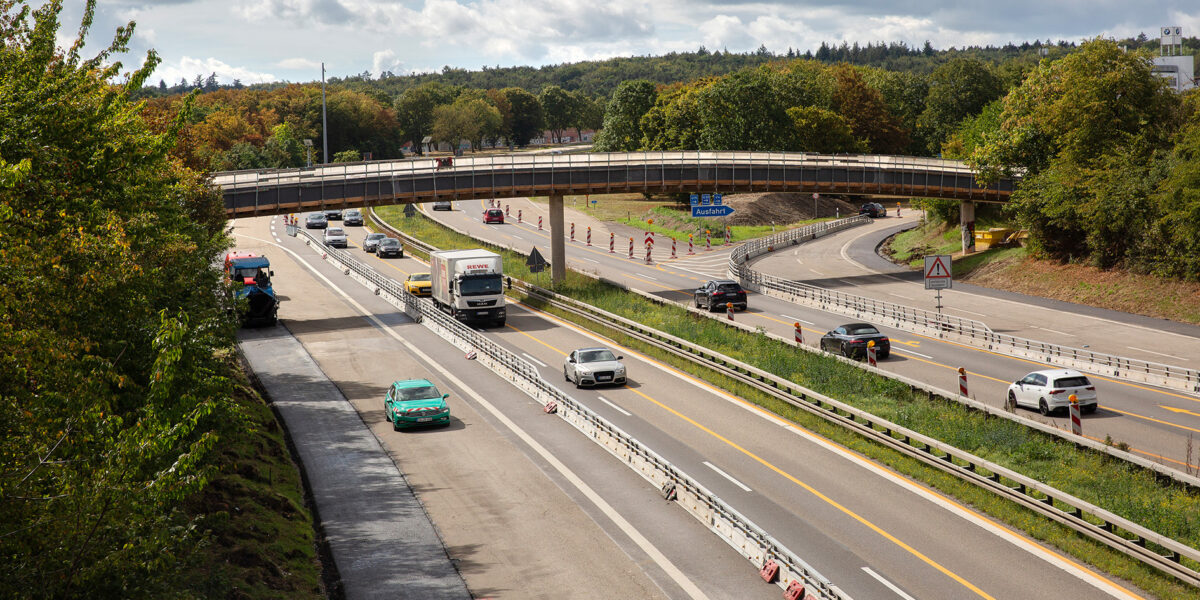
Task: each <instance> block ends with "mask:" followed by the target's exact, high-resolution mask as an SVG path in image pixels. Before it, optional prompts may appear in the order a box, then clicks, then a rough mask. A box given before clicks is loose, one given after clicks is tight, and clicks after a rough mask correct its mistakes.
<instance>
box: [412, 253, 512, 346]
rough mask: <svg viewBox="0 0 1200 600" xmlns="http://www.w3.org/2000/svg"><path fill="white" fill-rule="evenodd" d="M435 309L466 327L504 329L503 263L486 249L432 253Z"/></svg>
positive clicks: (431, 277) (432, 291)
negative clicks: (489, 325)
mask: <svg viewBox="0 0 1200 600" xmlns="http://www.w3.org/2000/svg"><path fill="white" fill-rule="evenodd" d="M429 267H430V276H429V280H430V296H432V298H433V303H434V305H435V306H437V307H438V308H440V309H441V310H442V311H443V312H445V313H446V314H448V315H450V316H452V317H454V318H456V319H458V320H459V321H463V322H465V323H479V322H489V323H492V324H494V325H496V326H497V327H503V326H504V317H505V308H504V283H503V281H502V279H503V278H504V261H503V259H502V258H500V255H499V254H496V253H495V252H489V251H487V250H483V249H476V250H442V251H437V252H430V253H429Z"/></svg>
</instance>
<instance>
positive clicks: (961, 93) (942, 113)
mask: <svg viewBox="0 0 1200 600" xmlns="http://www.w3.org/2000/svg"><path fill="white" fill-rule="evenodd" d="M1003 92H1004V84H1003V83H1002V82H1001V81H1000V78H999V77H997V76H996V74H995V73H993V72H992V68H991V67H989V66H988V65H987V64H986V63H984V62H983V61H981V60H978V59H975V58H953V59H950V61H949V62H947V63H945V64H943V65H941V66H939V67H938V68H936V69H934V70H933V73H932V74H931V75H930V76H929V92H928V94H927V95H926V96H925V110H924V112H922V113H921V116H920V118H919V120H918V125H919V127H920V129H921V131H922V133H923V134H924V136H925V139H926V143H927V148H928V150H929V152H931V153H933V154H937V153H938V152H940V151H941V147H942V143H943V142H945V141H946V139H947V138H949V137H950V134H951V133H952V132H954V131H955V130H956V129H958V126H959V124H960V123H962V121H963V119H966V118H968V117H972V116H975V115H978V114H979V113H980V112H982V111H983V107H985V106H987V105H988V103H990V102H992V101H993V100H996V99H997V98H999V97H1000V95H1001V94H1002V93H1003Z"/></svg>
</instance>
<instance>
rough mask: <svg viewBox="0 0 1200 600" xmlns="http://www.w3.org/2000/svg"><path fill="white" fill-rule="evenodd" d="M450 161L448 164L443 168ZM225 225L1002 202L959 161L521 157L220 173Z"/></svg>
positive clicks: (733, 155)
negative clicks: (369, 216)
mask: <svg viewBox="0 0 1200 600" xmlns="http://www.w3.org/2000/svg"><path fill="white" fill-rule="evenodd" d="M447 163H449V164H447ZM212 185H214V186H218V187H219V188H220V189H221V192H222V195H223V196H224V200H225V213H226V215H227V216H228V217H229V218H237V217H248V216H255V215H276V214H287V213H298V212H305V211H311V210H320V209H323V208H352V207H359V206H374V205H380V204H395V203H409V202H432V201H435V200H465V199H473V198H512V197H524V196H550V197H552V198H554V197H558V198H561V197H562V196H564V195H572V194H612V193H627V192H646V193H676V192H721V193H725V194H733V193H739V192H812V193H827V194H852V195H882V196H893V197H919V198H944V199H951V200H960V201H963V202H966V203H970V202H1006V201H1007V200H1008V198H1009V196H1010V195H1011V193H1012V191H1013V187H1014V181H1013V180H1012V179H1002V180H1000V181H997V182H996V183H994V184H992V185H990V186H986V187H980V186H979V185H978V183H977V182H976V179H975V173H974V171H972V170H971V168H970V167H968V166H967V165H965V164H964V163H962V162H959V161H952V160H942V159H936V158H915V157H910V156H878V155H845V154H838V155H829V154H810V153H798V152H619V153H590V152H589V153H578V154H533V153H517V154H503V155H487V156H469V157H455V158H454V159H453V161H452V162H450V161H447V160H446V159H445V158H442V159H437V158H413V159H406V160H394V161H375V162H361V163H337V164H328V165H322V166H319V167H311V168H301V169H269V170H257V171H225V172H220V173H215V174H214V176H213V180H212Z"/></svg>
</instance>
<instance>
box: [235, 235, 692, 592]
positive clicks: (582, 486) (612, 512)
mask: <svg viewBox="0 0 1200 600" xmlns="http://www.w3.org/2000/svg"><path fill="white" fill-rule="evenodd" d="M237 235H241V236H242V237H246V238H249V239H252V240H258V241H260V242H266V243H268V244H269V243H270V242H267V241H266V240H259V239H258V238H254V237H251V236H248V235H243V234H237ZM277 245H278V244H277ZM279 248H280V249H281V250H283V251H285V252H287V253H289V254H291V255H292V256H294V257H295V258H296V260H297V261H298V262H299V263H300V264H302V265H304V266H305V268H307V269H308V270H309V271H311V272H312V274H313V275H316V276H317V277H318V278H320V279H321V281H324V282H325V284H326V285H328V286H329V287H330V289H332V290H333V291H335V292H337V293H338V295H340V296H341V297H342V298H344V299H345V300H346V302H348V303H350V304H351V305H352V306H354V308H355V309H357V310H358V311H359V312H360V313H362V315H363V316H364V317H366V318H367V319H370V320H371V322H372V323H374V324H375V326H376V327H378V328H379V329H380V331H383V332H386V333H387V334H388V335H389V336H391V337H392V338H393V339H395V340H396V341H398V342H400V343H401V344H403V345H404V346H405V347H406V348H408V351H409V352H412V353H413V354H414V355H416V356H417V357H418V358H420V359H421V360H422V361H424V362H425V364H426V365H427V366H428V367H429V368H431V369H433V370H435V371H437V372H438V373H439V374H441V375H442V377H445V378H446V379H448V380H450V381H451V382H453V383H454V385H456V386H458V387H459V389H461V390H463V391H464V392H466V393H467V394H469V395H470V396H471V398H473V399H474V400H475V401H476V402H478V403H479V405H480V406H482V407H484V408H485V409H487V411H488V412H490V413H492V416H493V417H495V418H496V420H497V421H499V422H501V423H503V424H504V426H505V427H508V429H509V431H512V432H513V434H514V435H516V436H517V437H519V438H521V441H523V442H525V443H526V444H527V445H528V446H529V447H530V448H532V449H533V451H534V452H537V453H538V455H539V456H541V457H542V459H543V460H545V461H546V462H547V463H548V464H549V465H550V466H552V467H554V470H556V471H558V472H559V474H560V475H562V476H563V477H564V478H565V479H566V480H567V481H569V482H571V485H573V486H575V489H577V490H579V492H580V493H582V494H583V495H584V497H586V498H587V499H588V500H591V502H592V504H595V505H596V508H598V509H600V512H602V513H604V515H605V516H606V517H608V518H609V519H610V520H611V521H612V522H613V524H614V525H616V526H617V527H618V528H619V529H620V530H621V531H622V532H624V533H625V535H627V536H629V538H630V539H631V540H633V543H635V544H637V546H638V547H639V548H641V549H642V551H643V552H645V553H646V554H647V555H648V556H649V557H650V559H651V560H653V561H654V562H655V563H656V564H658V566H659V567H660V568H661V569H662V570H663V571H664V572H665V573H666V574H667V576H668V577H670V578H671V579H672V580H673V581H674V582H675V583H676V584H678V585H679V587H681V588H683V591H684V592H685V593H687V595H688V596H689V597H691V598H696V599H697V600H700V599H703V600H708V596H707V595H705V593H704V592H703V591H701V590H700V588H699V587H697V586H696V584H695V583H693V582H692V580H691V579H688V578H687V576H686V575H684V574H683V571H680V570H679V567H676V566H675V564H674V563H672V562H671V559H669V558H667V557H666V555H664V554H663V553H662V551H660V550H659V549H658V548H657V547H655V545H654V544H653V543H651V542H650V540H648V539H646V537H645V536H644V535H642V533H641V532H640V531H638V530H637V529H636V528H635V527H634V526H633V524H632V523H630V522H629V521H627V520H626V519H625V517H622V516H621V513H619V512H617V510H616V509H615V508H613V507H612V505H611V504H609V503H608V502H606V501H605V500H604V498H601V497H600V494H598V493H596V491H595V490H593V489H592V487H591V486H589V485H588V484H587V483H586V482H585V481H584V480H583V479H581V478H580V477H579V476H578V475H576V474H575V472H574V471H572V470H571V469H570V468H569V467H567V465H565V464H563V463H562V461H560V460H558V458H557V457H556V456H554V454H553V453H551V452H550V451H549V450H547V449H546V448H545V447H544V446H542V445H541V444H539V443H538V441H537V440H535V439H533V436H531V435H529V434H528V433H526V432H525V430H524V429H521V427H520V426H518V425H517V424H516V423H514V422H513V421H512V419H509V418H508V416H507V415H505V414H504V413H502V412H500V410H499V409H497V408H496V407H495V406H493V405H492V404H491V403H490V402H488V401H487V400H485V399H484V398H483V396H480V395H479V394H478V393H476V392H475V390H474V389H472V388H471V387H470V386H468V385H467V384H466V383H464V382H463V381H462V380H461V379H459V378H458V377H455V376H454V374H453V373H451V372H450V371H447V370H446V369H445V368H444V367H442V365H441V364H439V363H438V361H435V360H434V359H433V357H431V356H429V355H428V354H425V353H424V352H422V351H421V349H420V348H417V347H416V346H414V345H412V344H411V343H409V341H408V340H406V339H404V338H403V337H401V336H400V334H398V333H396V332H395V331H393V330H392V328H391V327H388V326H387V325H385V324H384V323H383V322H382V321H380V320H379V317H376V316H375V314H374V313H372V312H370V311H368V310H367V309H366V307H364V306H363V305H361V304H359V303H358V301H357V300H355V299H354V298H351V297H350V295H349V294H347V293H346V292H345V291H343V290H342V288H340V287H338V286H336V285H334V283H333V282H332V281H330V280H329V278H328V277H325V276H324V275H322V274H321V273H320V272H318V271H317V269H316V268H315V267H313V266H312V265H310V264H309V263H308V261H306V260H304V259H303V258H300V255H299V254H297V253H296V252H295V251H293V250H292V249H291V248H284V247H283V246H279Z"/></svg>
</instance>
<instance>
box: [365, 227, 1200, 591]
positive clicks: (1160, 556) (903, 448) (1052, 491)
mask: <svg viewBox="0 0 1200 600" xmlns="http://www.w3.org/2000/svg"><path fill="white" fill-rule="evenodd" d="M855 218H856V217H850V218H848V219H845V220H843V221H845V222H843V223H838V222H832V223H823V224H814V225H823V226H824V227H823V228H814V229H812V230H809V231H808V232H806V233H795V234H794V235H795V237H796V238H797V239H802V238H804V236H805V235H815V234H818V233H821V234H824V233H829V232H830V231H834V230H837V229H844V228H846V227H849V226H852V224H851V223H848V222H851V221H853V219H855ZM378 222H380V223H382V221H378ZM382 225H383V226H384V227H386V228H387V229H388V230H389V231H391V232H392V233H394V234H397V235H400V236H403V237H404V238H407V239H408V240H412V241H416V240H415V239H414V238H410V237H408V236H407V235H405V234H404V233H403V232H400V231H398V230H396V229H394V228H392V227H391V226H389V225H387V224H386V223H382ZM406 243H407V242H406ZM418 243H420V242H418ZM426 247H428V246H426ZM514 284H516V285H519V286H520V289H522V290H523V291H526V292H530V293H531V294H533V295H537V296H540V297H543V298H545V299H547V300H549V301H550V302H551V303H553V304H555V305H556V306H558V307H560V308H562V309H564V310H568V311H570V312H574V313H576V314H579V315H580V316H584V317H586V318H588V319H591V320H593V321H595V322H597V323H599V324H602V325H605V326H608V327H612V328H615V329H618V330H620V331H622V332H623V333H625V334H628V335H631V336H633V337H635V338H638V339H641V340H643V341H645V342H647V343H651V344H653V345H655V346H656V347H659V348H661V349H663V350H665V351H667V352H671V353H672V354H675V355H676V356H679V357H681V358H685V359H687V360H690V361H692V362H695V363H697V364H702V365H704V366H707V367H709V368H712V369H714V370H716V371H719V372H722V373H724V374H725V375H727V376H730V377H732V378H734V379H737V380H739V381H743V382H745V383H747V384H749V385H751V386H753V387H755V388H756V389H759V390H761V391H763V392H766V393H768V394H771V395H773V396H775V397H777V398H780V399H781V400H783V401H785V402H788V403H789V404H792V405H793V406H796V407H798V408H801V409H803V410H806V411H807V412H810V413H812V414H814V415H817V416H819V417H821V418H823V419H826V420H828V421H830V422H832V423H835V424H838V425H841V426H843V427H846V428H848V429H851V430H854V431H856V432H858V433H859V434H861V435H863V436H865V437H868V438H870V439H873V440H875V441H877V442H880V443H883V444H885V445H887V446H890V447H892V448H894V449H896V450H898V451H900V452H903V453H905V454H907V455H909V456H912V457H914V458H916V459H918V460H920V461H922V462H924V463H925V464H927V465H930V466H934V467H936V468H938V469H940V470H943V471H946V472H948V473H950V474H952V475H955V476H957V477H959V478H961V479H963V480H965V481H968V482H970V483H973V484H975V485H977V486H979V487H982V488H984V489H988V490H990V491H992V492H993V493H996V494H998V495H1001V496H1003V497H1006V498H1008V499H1009V500H1012V501H1014V502H1017V503H1019V504H1021V505H1022V506H1025V507H1026V508H1029V509H1032V510H1034V511H1035V512H1038V513H1040V514H1042V515H1044V516H1046V517H1048V518H1050V519H1052V520H1054V521H1057V522H1059V523H1062V524H1063V525H1066V526H1068V527H1071V528H1072V529H1074V530H1076V531H1078V532H1080V533H1082V534H1084V535H1086V536H1088V537H1091V538H1092V539H1095V540H1097V541H1100V542H1102V543H1104V544H1106V545H1108V546H1109V547H1111V548H1113V549H1115V550H1117V551H1119V552H1122V553H1124V554H1126V555H1127V556H1131V557H1133V558H1136V559H1138V560H1141V561H1142V562H1144V563H1146V564H1148V565H1150V566H1152V567H1154V568H1156V569H1158V570H1160V571H1162V572H1164V573H1168V574H1170V575H1172V576H1174V577H1177V578H1179V579H1180V580H1182V581H1185V582H1187V583H1189V584H1190V585H1200V571H1197V570H1196V569H1194V568H1192V567H1189V566H1188V565H1185V564H1184V563H1183V562H1182V559H1183V558H1187V559H1188V560H1190V561H1193V562H1195V563H1200V550H1197V549H1194V548H1191V547H1190V546H1187V545H1184V544H1181V543H1179V542H1178V541H1175V540H1173V539H1171V538H1169V537H1167V536H1164V535H1161V534H1159V533H1157V532H1154V531H1152V530H1150V529H1148V528H1146V527H1143V526H1141V525H1139V524H1137V523H1134V522H1132V521H1130V520H1128V519H1126V518H1124V517H1121V516H1119V515H1116V514H1113V513H1112V512H1110V511H1108V510H1106V509H1103V508H1100V507H1097V506H1095V505H1093V504H1091V503H1088V502H1086V501H1084V500H1082V499H1079V498H1076V497H1074V496H1072V495H1070V494H1067V493H1066V492H1062V491H1060V490H1058V489H1056V488H1053V487H1051V486H1048V485H1045V484H1043V483H1041V482H1039V481H1037V480H1034V479H1032V478H1029V477H1026V476H1025V475H1022V474H1020V473H1017V472H1015V471H1012V470H1010V469H1008V468H1006V467H1003V466H1001V465H997V464H994V463H991V462H989V461H985V460H983V459H981V458H979V457H976V456H975V455H973V454H971V453H969V452H965V451H963V450H960V449H958V448H955V447H953V446H950V445H948V444H945V443H943V442H940V441H938V440H935V439H933V438H930V437H927V436H925V435H923V434H920V433H918V432H915V431H912V430H909V429H906V428H904V427H902V426H899V425H896V424H894V423H891V422H889V421H887V420H884V419H881V418H879V417H877V416H875V415H872V414H870V413H867V412H865V411H862V410H859V409H856V408H854V407H851V406H849V405H847V404H844V403H842V402H839V401H837V400H833V399H832V398H829V397H827V396H824V395H822V394H820V393H817V392H814V391H812V390H809V389H807V388H805V387H803V386H800V385H797V384H795V383H793V382H791V381H788V380H786V379H783V378H781V377H778V376H776V375H773V374H771V373H767V372H766V371H762V370H761V369H758V368H757V367H754V366H751V365H747V364H745V363H742V362H741V361H738V360H736V359H733V358H730V357H727V356H725V355H723V354H720V353H717V352H714V351H712V350H709V349H708V348H704V347H702V346H699V345H696V344H693V343H691V342H688V341H687V340H683V339H680V338H677V337H674V336H671V335H670V334H666V333H663V332H660V331H657V330H655V329H653V328H649V327H646V326H644V325H642V324H640V323H637V322H636V321H632V320H630V319H626V318H624V317H621V316H619V315H614V314H612V313H608V312H606V311H604V310H602V309H599V308H596V307H593V306H591V305H588V304H586V303H583V302H580V301H578V300H575V299H573V298H570V297H567V296H560V295H558V294H556V293H555V292H553V291H550V290H545V289H543V288H539V287H537V286H534V285H532V284H530V283H528V282H523V281H518V280H514ZM614 285H615V284H614ZM632 291H634V292H637V290H632ZM640 295H642V296H643V297H646V298H648V299H650V300H653V301H655V302H660V303H664V304H677V305H679V306H681V307H682V308H685V309H688V310H691V308H690V307H688V306H685V305H682V304H678V303H674V302H670V301H667V300H664V299H662V298H658V297H654V296H650V295H648V294H645V293H640ZM706 316H711V315H706ZM717 321H718V322H721V323H723V324H725V325H726V326H729V327H736V328H740V329H745V330H748V331H749V330H750V328H749V327H748V326H746V325H744V324H742V323H736V322H732V323H731V322H728V321H726V320H725V319H717ZM767 335H768V336H770V337H773V338H775V339H777V340H779V341H781V342H783V343H787V344H789V345H792V346H797V345H796V344H795V342H794V341H792V340H788V339H785V338H782V337H780V336H777V335H774V334H770V333H768V334H767ZM797 347H798V348H800V349H803V350H806V351H809V352H821V353H823V354H828V353H825V352H823V351H820V350H817V349H815V348H811V347H808V346H804V345H799V346H797ZM830 356H832V355H830ZM834 358H835V359H837V360H841V361H843V362H846V363H848V364H853V365H855V366H858V367H860V368H864V369H868V370H872V371H873V372H876V373H878V374H880V375H881V376H885V377H891V378H893V379H898V380H900V381H903V382H904V383H906V384H908V385H911V386H913V387H914V388H917V389H920V390H922V391H925V392H926V393H929V394H931V395H939V396H942V397H944V398H946V399H948V400H952V401H957V402H960V403H963V404H967V405H969V406H971V407H972V408H975V409H977V410H980V411H982V412H986V413H988V414H991V415H993V416H998V417H1002V418H1005V419H1008V420H1013V421H1017V422H1020V423H1022V424H1024V425H1027V426H1030V427H1031V428H1033V429H1036V430H1038V431H1041V432H1042V433H1045V434H1048V435H1053V436H1055V437H1059V438H1062V439H1064V440H1068V441H1070V442H1073V443H1075V444H1077V445H1079V446H1084V447H1087V448H1089V449H1091V450H1093V451H1097V452H1101V453H1103V454H1107V455H1109V456H1113V457H1115V458H1119V459H1122V460H1125V461H1127V462H1130V463H1132V464H1136V465H1138V466H1141V467H1143V468H1146V469H1148V470H1150V471H1152V472H1154V473H1155V475H1156V476H1157V477H1161V478H1165V479H1171V480H1174V481H1178V482H1180V483H1183V484H1185V485H1188V486H1191V487H1193V488H1200V479H1198V478H1196V477H1193V476H1191V475H1187V474H1185V473H1182V472H1179V471H1176V470H1174V469H1167V468H1165V467H1163V466H1162V465H1159V464H1157V463H1153V462H1151V461H1148V460H1145V459H1143V458H1141V457H1138V456H1134V455H1132V454H1130V453H1128V452H1125V451H1122V450H1119V449H1117V448H1113V447H1111V446H1107V445H1105V444H1101V443H1098V442H1094V441H1092V440H1089V439H1087V438H1084V437H1082V436H1076V435H1074V434H1071V433H1068V432H1064V431H1061V430H1058V429H1056V428H1052V427H1049V426H1046V425H1044V424H1042V423H1038V422H1036V421H1031V420H1029V419H1025V418H1022V417H1019V416H1016V415H1013V414H1010V413H1008V412H1006V411H1003V410H1000V409H996V408H994V407H990V406H987V405H984V404H983V403H980V402H976V401H973V400H970V399H968V398H962V397H959V396H955V395H954V394H952V393H951V392H948V391H945V390H939V389H937V388H933V387H931V386H927V385H924V384H921V383H919V382H915V381H912V380H909V379H907V378H903V377H898V376H895V375H893V374H890V373H886V372H883V371H880V370H879V369H872V368H871V367H867V366H864V365H862V364H861V363H858V362H857V361H851V360H849V359H846V358H843V357H837V356H834ZM1148 543H1149V544H1153V545H1154V546H1157V549H1155V548H1150V547H1148V546H1147V544H1148Z"/></svg>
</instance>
